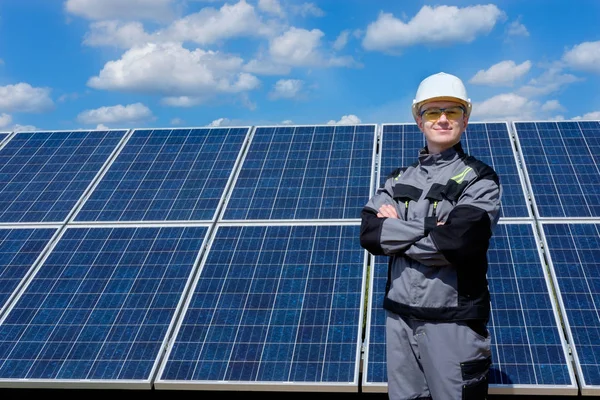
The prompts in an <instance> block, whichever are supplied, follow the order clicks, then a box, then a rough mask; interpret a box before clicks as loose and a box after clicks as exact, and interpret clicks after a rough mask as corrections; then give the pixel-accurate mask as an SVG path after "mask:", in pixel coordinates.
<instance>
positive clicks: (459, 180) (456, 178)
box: [450, 167, 473, 184]
mask: <svg viewBox="0 0 600 400" xmlns="http://www.w3.org/2000/svg"><path fill="white" fill-rule="evenodd" d="M472 170H473V168H471V167H467V168H466V169H465V170H464V171H463V172H461V173H460V174H458V175H456V176H453V177H452V178H450V179H452V180H453V181H454V182H456V183H458V184H460V183H462V181H463V180H464V179H465V176H466V175H467V174H468V173H469V171H472Z"/></svg>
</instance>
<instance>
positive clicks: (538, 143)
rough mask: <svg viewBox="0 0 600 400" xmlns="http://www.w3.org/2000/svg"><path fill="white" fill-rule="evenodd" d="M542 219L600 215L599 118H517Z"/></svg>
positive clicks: (535, 201)
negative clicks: (582, 119) (594, 119)
mask: <svg viewBox="0 0 600 400" xmlns="http://www.w3.org/2000/svg"><path fill="white" fill-rule="evenodd" d="M514 125H515V129H516V132H517V136H518V140H519V145H520V148H521V152H522V153H523V158H524V163H525V166H526V169H527V174H528V176H529V180H530V183H531V188H532V191H533V199H534V204H535V206H536V209H537V213H538V215H539V216H540V217H599V216H600V167H599V165H600V155H599V154H600V153H599V151H600V122H598V121H559V122H515V123H514Z"/></svg>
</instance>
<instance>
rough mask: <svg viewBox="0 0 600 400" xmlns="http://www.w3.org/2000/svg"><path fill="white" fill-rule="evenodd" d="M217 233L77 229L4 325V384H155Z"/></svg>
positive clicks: (0, 357) (0, 381)
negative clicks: (207, 244) (207, 242)
mask: <svg viewBox="0 0 600 400" xmlns="http://www.w3.org/2000/svg"><path fill="white" fill-rule="evenodd" d="M207 230H208V228H207V227H206V226H190V227H143V228H142V227H96V228H90V227H74V228H73V227H70V228H67V229H66V230H65V231H64V233H63V235H62V236H61V237H60V239H59V240H58V242H57V243H56V244H55V246H54V247H53V249H52V251H51V252H50V253H49V254H48V256H47V257H46V258H45V259H44V261H43V263H42V264H41V265H40V267H39V268H38V269H37V271H36V273H35V275H34V276H33V277H32V279H31V281H30V282H29V283H28V285H27V286H26V287H24V288H23V292H22V293H21V294H20V295H19V297H18V298H17V299H16V301H15V302H14V305H13V306H12V307H11V308H10V310H9V312H8V313H7V314H6V315H5V316H4V317H3V319H2V321H1V324H0V337H2V341H0V386H1V387H54V388H56V387H62V388H76V387H96V388H101V387H113V388H129V389H135V388H140V389H144V388H146V389H148V388H150V385H151V381H150V379H151V377H152V376H153V373H154V371H155V368H156V366H157V364H158V361H157V360H158V358H159V356H161V355H162V349H163V346H165V344H166V338H167V333H168V331H169V330H170V329H171V328H170V326H171V322H172V320H173V318H174V315H175V311H176V309H177V307H178V306H179V305H180V303H182V302H183V300H182V296H183V294H184V293H185V292H186V289H187V287H188V285H189V284H190V283H191V276H192V273H193V271H194V269H195V268H194V267H195V264H196V261H197V259H198V255H199V252H200V250H201V248H202V246H203V242H204V238H205V235H206V233H207Z"/></svg>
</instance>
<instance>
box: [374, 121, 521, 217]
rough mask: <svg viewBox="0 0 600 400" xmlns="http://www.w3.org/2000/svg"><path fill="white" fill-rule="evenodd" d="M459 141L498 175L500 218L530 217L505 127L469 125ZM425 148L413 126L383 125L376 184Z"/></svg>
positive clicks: (502, 125)
mask: <svg viewBox="0 0 600 400" xmlns="http://www.w3.org/2000/svg"><path fill="white" fill-rule="evenodd" d="M461 142H462V146H463V150H464V151H465V152H466V153H468V154H470V155H472V156H474V157H475V158H478V159H479V160H481V161H483V162H485V163H486V164H488V165H490V166H491V167H493V168H494V170H495V171H496V173H497V174H498V176H499V178H500V183H501V184H502V205H501V209H500V217H504V218H531V214H530V211H529V207H528V205H527V198H526V197H525V191H524V189H523V188H524V186H523V182H524V181H523V178H522V177H521V173H520V169H519V168H518V166H517V160H516V158H515V153H514V151H513V150H514V145H513V142H512V139H511V137H510V134H509V132H508V125H507V124H506V123H500V122H487V123H477V122H474V123H470V124H469V125H468V128H467V130H466V132H465V133H464V134H463V137H462V140H461ZM424 146H425V141H424V137H423V133H422V132H421V131H420V130H419V128H418V127H417V125H416V124H395V125H393V124H387V125H383V134H382V144H381V150H380V152H381V168H380V178H379V184H380V185H382V184H383V183H384V182H385V179H386V177H387V176H388V175H389V174H390V173H391V172H392V171H394V170H395V169H396V168H399V167H407V166H409V165H411V164H413V163H414V162H416V161H417V157H418V154H419V150H421V149H422V148H423V147H424Z"/></svg>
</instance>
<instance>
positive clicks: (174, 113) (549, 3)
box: [0, 0, 600, 131]
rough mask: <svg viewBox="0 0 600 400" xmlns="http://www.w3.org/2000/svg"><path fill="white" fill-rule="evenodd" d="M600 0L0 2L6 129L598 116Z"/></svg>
mask: <svg viewBox="0 0 600 400" xmlns="http://www.w3.org/2000/svg"><path fill="white" fill-rule="evenodd" d="M599 17H600V1H597V0H578V1H572V0H570V1H558V0H527V1H521V0H502V1H496V2H493V3H487V2H477V1H466V0H454V1H452V0H446V1H442V2H437V1H436V2H431V1H399V0H378V1H374V0H312V1H310V0H308V1H303V0H239V1H236V0H229V1H220V0H0V130H3V131H12V130H46V129H52V130H72V129H95V128H99V129H104V128H107V127H108V128H140V127H192V126H241V125H244V126H245V125H274V124H294V125H318V124H334V123H335V124H339V123H402V122H413V121H412V117H411V113H410V105H411V102H412V99H413V97H414V93H415V91H416V88H417V86H418V84H419V82H420V81H421V80H422V79H423V78H424V77H426V76H427V75H430V74H432V73H436V72H439V71H444V72H448V73H452V74H455V75H458V76H459V77H461V78H462V79H463V81H464V82H465V84H466V85H467V89H468V94H469V97H470V98H471V100H472V101H473V104H474V106H473V114H472V117H471V121H495V120H502V121H511V120H519V121H523V120H529V121H530V120H535V121H539V120H571V119H594V120H598V119H600V29H598V18H599Z"/></svg>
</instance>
